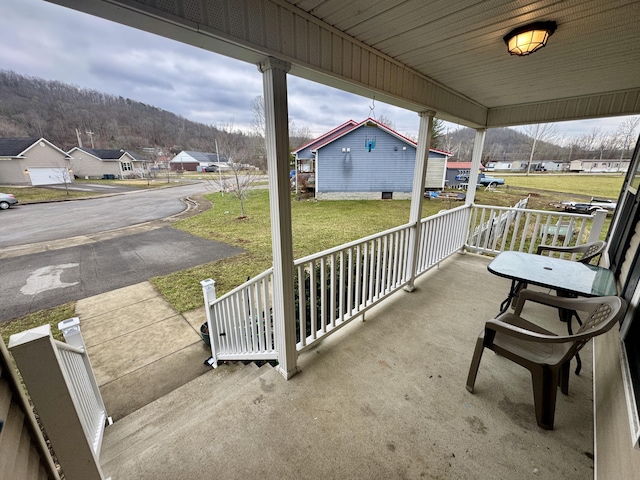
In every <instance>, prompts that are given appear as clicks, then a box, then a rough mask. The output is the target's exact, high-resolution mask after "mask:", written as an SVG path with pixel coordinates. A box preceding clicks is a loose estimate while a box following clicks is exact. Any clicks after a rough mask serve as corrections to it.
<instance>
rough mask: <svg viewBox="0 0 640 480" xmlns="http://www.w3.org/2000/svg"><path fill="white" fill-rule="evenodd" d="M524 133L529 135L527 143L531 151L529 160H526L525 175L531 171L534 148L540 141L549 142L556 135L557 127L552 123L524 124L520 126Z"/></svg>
mask: <svg viewBox="0 0 640 480" xmlns="http://www.w3.org/2000/svg"><path fill="white" fill-rule="evenodd" d="M522 130H523V131H524V133H525V134H526V135H527V136H528V137H529V145H530V147H531V152H530V154H529V161H528V162H527V176H528V175H529V173H530V172H531V162H532V161H533V156H534V155H535V153H536V148H537V147H538V144H539V143H540V142H550V141H553V139H554V138H555V137H556V136H557V134H558V133H557V129H556V126H555V125H554V124H553V123H536V124H535V125H526V126H525V127H523V128H522Z"/></svg>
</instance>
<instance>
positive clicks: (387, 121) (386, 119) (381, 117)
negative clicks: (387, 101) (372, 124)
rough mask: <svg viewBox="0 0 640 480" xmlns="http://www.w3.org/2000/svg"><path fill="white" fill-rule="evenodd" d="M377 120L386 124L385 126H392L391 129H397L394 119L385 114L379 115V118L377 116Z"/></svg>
mask: <svg viewBox="0 0 640 480" xmlns="http://www.w3.org/2000/svg"><path fill="white" fill-rule="evenodd" d="M376 120H377V121H378V122H379V123H381V124H382V125H384V126H385V127H387V128H390V129H391V130H395V129H396V126H395V124H394V123H393V120H391V119H390V118H389V117H387V116H385V115H378V118H376Z"/></svg>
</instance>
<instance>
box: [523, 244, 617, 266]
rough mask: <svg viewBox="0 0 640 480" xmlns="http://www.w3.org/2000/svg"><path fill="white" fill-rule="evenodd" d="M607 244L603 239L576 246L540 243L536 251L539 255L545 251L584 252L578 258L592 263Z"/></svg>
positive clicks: (583, 261)
mask: <svg viewBox="0 0 640 480" xmlns="http://www.w3.org/2000/svg"><path fill="white" fill-rule="evenodd" d="M606 246H607V242H603V241H602V240H597V241H595V242H590V243H585V244H583V245H577V246H575V247H552V246H551V245H538V251H537V252H536V253H537V254H538V255H542V254H543V253H544V252H559V253H566V254H570V255H573V254H574V253H575V254H582V256H581V257H580V258H579V259H578V260H576V261H578V262H580V263H590V262H591V260H592V259H594V258H595V257H597V256H598V255H600V254H601V253H602V252H603V251H604V249H605V247H606Z"/></svg>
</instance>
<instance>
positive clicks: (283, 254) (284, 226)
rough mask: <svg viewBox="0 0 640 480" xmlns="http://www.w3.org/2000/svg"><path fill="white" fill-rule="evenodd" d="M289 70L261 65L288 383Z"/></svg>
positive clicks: (292, 369)
mask: <svg viewBox="0 0 640 480" xmlns="http://www.w3.org/2000/svg"><path fill="white" fill-rule="evenodd" d="M290 68H291V65H290V64H289V63H286V62H283V61H281V60H278V59H275V58H271V57H269V58H267V59H265V60H264V61H263V62H260V63H259V64H258V70H260V71H261V72H262V83H263V88H264V119H265V141H266V147H267V166H268V170H269V207H270V211H271V241H272V244H273V246H272V251H273V323H274V330H275V334H276V336H275V338H276V348H277V350H278V363H279V365H278V367H277V368H278V370H279V371H280V373H281V374H282V375H283V376H284V377H285V378H287V379H288V378H291V377H292V376H293V375H295V374H296V373H297V371H298V368H297V366H296V360H297V358H296V356H297V353H296V322H295V308H294V298H293V295H294V293H293V241H292V234H291V193H290V187H289V117H288V106H287V72H288V71H289V69H290Z"/></svg>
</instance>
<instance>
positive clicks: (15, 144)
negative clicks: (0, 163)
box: [0, 137, 40, 157]
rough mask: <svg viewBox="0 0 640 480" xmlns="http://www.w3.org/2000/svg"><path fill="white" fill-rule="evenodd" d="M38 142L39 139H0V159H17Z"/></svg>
mask: <svg viewBox="0 0 640 480" xmlns="http://www.w3.org/2000/svg"><path fill="white" fill-rule="evenodd" d="M38 140H40V138H39V137H22V138H0V157H17V156H18V155H20V154H21V153H22V152H24V151H25V150H26V149H27V148H29V147H30V146H31V145H33V144H34V143H36V142H37V141H38Z"/></svg>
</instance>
